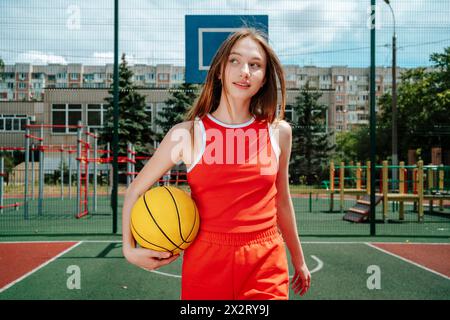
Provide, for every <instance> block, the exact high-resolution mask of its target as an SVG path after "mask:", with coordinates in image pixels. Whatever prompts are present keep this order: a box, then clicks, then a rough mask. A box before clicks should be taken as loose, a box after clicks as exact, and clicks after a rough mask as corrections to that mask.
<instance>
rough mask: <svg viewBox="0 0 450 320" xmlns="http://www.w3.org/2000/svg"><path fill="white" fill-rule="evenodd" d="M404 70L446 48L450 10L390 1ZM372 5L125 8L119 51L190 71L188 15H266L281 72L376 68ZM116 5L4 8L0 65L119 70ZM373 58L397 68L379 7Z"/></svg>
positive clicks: (134, 59) (38, 3) (53, 3)
mask: <svg viewBox="0 0 450 320" xmlns="http://www.w3.org/2000/svg"><path fill="white" fill-rule="evenodd" d="M391 4H392V8H393V10H394V13H395V18H396V29H397V38H398V41H397V43H398V44H397V45H398V65H399V66H401V67H416V66H426V65H429V64H430V62H429V55H430V54H431V53H433V52H442V50H443V48H444V47H447V46H450V19H449V18H448V17H449V16H450V1H448V0H391ZM369 5H370V0H333V1H329V0H327V1H325V0H240V1H234V0H229V1H213V0H195V1H194V0H162V1H161V0H159V1H157V0H153V1H151V0H127V1H125V0H120V26H119V28H120V35H119V38H120V46H119V47H120V52H125V53H126V54H127V56H128V57H129V60H130V62H131V63H134V64H136V63H142V64H152V65H154V64H159V63H170V64H174V65H180V66H184V65H185V45H186V43H185V42H186V41H185V33H184V17H185V15H193V14H199V15H200V14H201V15H218V14H220V15H229V14H242V15H252V14H263V15H268V16H269V40H270V44H271V45H272V46H273V48H274V49H275V51H276V53H277V54H278V55H279V57H280V59H281V61H282V63H284V64H296V65H300V66H303V65H315V66H335V65H341V66H342V65H344V66H351V67H353V66H354V67H360V66H368V65H369V63H370V60H369V59H370V55H369V45H370V30H369V27H368V21H369V16H368V10H369V8H370V6H369ZM113 8H114V0H0V26H1V27H0V58H2V59H3V60H4V62H5V63H6V64H14V63H18V62H27V63H33V64H47V63H63V64H66V63H83V64H86V65H99V64H100V65H101V64H105V63H112V62H113V49H114V47H113V39H114V34H113V32H114V9H113ZM377 12H378V15H377V17H376V19H377V22H378V23H377V28H376V34H377V41H376V43H377V57H376V63H377V65H380V66H389V65H390V64H391V62H392V61H391V47H390V45H391V38H392V32H393V23H392V21H393V19H392V15H391V12H390V10H389V7H388V6H387V5H386V4H385V3H384V1H382V0H377Z"/></svg>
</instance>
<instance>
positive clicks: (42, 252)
mask: <svg viewBox="0 0 450 320" xmlns="http://www.w3.org/2000/svg"><path fill="white" fill-rule="evenodd" d="M351 240H352V241H350V240H348V241H346V242H344V241H342V240H341V241H329V240H327V241H320V240H319V241H317V239H313V238H303V239H302V243H303V250H304V254H305V257H306V261H307V264H308V267H309V269H310V271H311V272H312V286H311V289H310V291H309V292H308V293H307V294H306V295H305V296H303V297H300V296H294V294H293V293H292V292H291V293H290V299H291V300H298V299H302V300H303V299H306V300H309V299H311V300H323V299H352V300H353V299H356V300H359V299H364V300H372V299H375V300H376V299H389V300H390V299H393V300H397V299H402V300H404V299H407V300H416V299H420V300H428V299H432V300H448V299H450V264H449V262H448V261H450V245H449V244H448V243H446V242H448V241H447V240H448V239H441V241H437V242H441V243H437V242H436V241H434V242H433V243H431V242H430V241H429V242H428V243H417V244H412V243H411V242H409V243H407V242H405V241H406V240H405V239H401V240H398V242H396V243H394V242H384V243H383V242H381V240H382V239H380V238H377V239H376V241H377V242H368V241H369V239H363V238H361V239H359V240H358V241H354V239H351ZM372 240H373V239H372ZM366 241H367V242H366ZM58 245H59V247H58V248H55V247H56V246H58ZM32 246H33V248H31V247H32ZM39 247H41V249H34V248H39ZM52 248H55V250H53V251H52V250H51V249H52ZM0 252H2V255H1V259H2V260H3V261H2V264H1V267H0V268H1V271H2V272H1V273H0V300H11V299H19V300H21V299H31V300H40V299H49V300H53V299H58V300H59V299H62V300H66V299H76V300H97V299H102V300H103V299H106V300H115V299H121V300H128V299H131V300H136V299H149V300H156V299H158V300H178V299H179V296H180V285H181V279H180V272H181V259H182V257H180V258H179V259H177V260H176V261H175V262H173V263H172V264H170V265H168V266H165V267H162V268H160V269H158V270H156V272H155V271H152V272H149V271H145V270H143V269H140V268H138V267H135V266H134V265H131V264H130V263H128V262H127V261H126V260H125V259H124V258H123V256H122V251H121V242H120V240H119V239H117V238H116V239H115V240H84V241H75V242H73V243H64V242H57V241H55V242H40V243H36V242H33V243H27V242H6V241H4V242H1V243H0ZM21 253H22V256H21ZM16 259H22V260H23V261H18V260H16ZM26 264H29V267H28V268H23V270H17V269H16V270H12V269H14V268H13V266H14V265H21V267H23V266H24V265H26ZM8 265H9V267H8ZM74 270H75V271H74ZM291 273H292V271H291ZM74 277H75V278H74Z"/></svg>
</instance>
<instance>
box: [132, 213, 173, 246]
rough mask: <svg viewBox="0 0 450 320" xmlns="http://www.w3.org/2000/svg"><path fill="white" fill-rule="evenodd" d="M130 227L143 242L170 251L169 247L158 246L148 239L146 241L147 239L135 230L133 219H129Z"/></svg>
mask: <svg viewBox="0 0 450 320" xmlns="http://www.w3.org/2000/svg"><path fill="white" fill-rule="evenodd" d="M131 228H132V229H133V231H134V232H136V234H137V235H138V236H139V237H141V239H142V240H144V241H145V242H147V243H149V244H151V245H152V246H155V247H158V248H161V249H164V250H165V251H170V250H169V249H167V248H165V247H162V246H158V245H157V244H155V243H153V242H150V241H148V240H147V239H145V238H144V237H143V236H142V235H141V234H140V233H139V232H137V230H136V228H135V227H134V224H133V220H131Z"/></svg>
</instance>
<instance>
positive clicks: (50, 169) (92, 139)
mask: <svg viewBox="0 0 450 320" xmlns="http://www.w3.org/2000/svg"><path fill="white" fill-rule="evenodd" d="M44 130H49V131H51V132H50V134H53V133H55V132H56V133H58V132H65V133H67V132H73V133H76V144H64V143H62V144H59V145H49V144H44V143H45V141H44V139H46V137H47V136H49V134H44V132H45V131H44ZM52 138H55V137H52ZM69 138H70V137H69V136H64V135H61V136H56V138H55V139H56V141H70V140H71V139H72V138H70V139H69ZM58 139H59V140H58ZM97 141H98V136H97V133H96V132H95V131H92V132H91V131H89V128H86V127H85V126H84V125H83V124H82V123H81V122H78V124H77V125H49V124H30V121H29V119H27V122H26V125H25V134H24V146H23V147H0V213H2V212H3V209H8V208H15V209H16V210H19V208H23V218H24V219H25V220H27V219H29V218H30V213H31V212H32V213H36V214H37V216H42V215H43V214H44V201H45V199H46V198H47V197H48V196H49V194H48V191H49V189H53V190H54V188H49V187H48V186H45V189H44V184H45V183H46V180H48V179H49V178H50V179H51V180H50V181H52V180H53V181H54V182H53V183H55V185H58V187H60V191H59V193H60V194H59V198H60V199H61V200H64V199H65V198H68V199H72V197H73V190H72V188H73V187H75V188H76V204H75V202H71V203H74V204H75V206H74V208H73V211H72V212H75V213H74V216H75V217H76V218H82V217H84V216H86V215H87V214H89V213H90V212H91V213H96V212H97V202H98V201H97V196H98V190H97V185H98V181H97V177H98V176H99V175H98V171H99V169H98V167H99V164H102V165H108V166H104V169H105V168H107V169H106V170H107V175H109V177H110V178H111V175H110V172H111V171H110V170H111V168H110V166H109V164H110V163H112V162H113V157H112V156H111V152H110V147H109V144H107V146H106V150H99V148H98V144H97ZM17 151H19V152H21V153H22V154H23V157H24V162H23V163H22V164H18V165H17V166H16V167H15V168H14V169H13V171H12V173H13V175H14V176H15V180H17V177H19V182H18V184H17V183H16V184H17V185H14V186H13V187H14V190H15V192H18V193H17V195H16V196H14V195H13V196H12V195H11V193H9V195H7V199H6V200H7V201H8V200H9V201H10V202H11V201H14V202H13V203H8V202H7V201H6V203H7V204H5V201H4V199H5V189H4V182H5V177H7V173H6V170H5V166H4V156H5V154H7V153H8V152H17ZM35 153H38V157H39V160H38V161H35ZM50 153H58V154H59V156H56V157H55V156H47V154H50ZM30 158H31V159H30ZM58 159H59V160H58ZM148 159H150V157H149V156H138V155H137V154H136V152H135V149H134V146H133V145H132V144H129V145H128V148H127V155H126V156H120V157H119V158H118V162H119V163H126V164H127V169H126V172H125V173H124V174H126V178H127V179H126V182H127V187H128V186H129V184H130V183H131V182H132V181H133V179H134V177H135V176H136V175H137V174H138V172H136V168H135V166H136V163H137V161H145V160H148ZM58 161H59V162H58ZM36 162H37V163H36ZM67 162H68V166H67ZM74 162H75V163H74ZM44 163H45V165H44ZM58 164H59V168H58V167H57V166H58ZM30 169H31V174H30ZM45 170H47V171H46V172H44V171H45ZM67 173H68V178H67ZM183 175H184V177H183ZM74 177H75V178H74ZM36 180H38V181H36ZM73 180H74V181H73ZM56 181H57V182H56ZM186 181H187V180H186V177H185V172H183V171H178V170H172V172H170V175H165V176H163V177H161V178H160V179H159V181H158V182H157V183H158V184H160V183H164V184H165V185H168V184H174V185H176V186H178V185H179V184H180V183H183V182H186ZM72 182H75V183H72ZM109 182H110V188H109V190H108V192H111V186H112V183H111V180H109ZM36 184H37V187H38V190H37V194H36V192H35V190H34V189H35V185H36ZM21 188H23V189H22V190H23V191H21V190H20V189H21ZM89 188H93V190H91V191H90V190H89ZM7 190H12V189H11V187H9V189H7ZM44 190H45V191H44ZM67 191H68V192H67ZM10 192H11V191H10ZM44 193H45V194H44ZM51 197H52V198H57V197H58V196H56V197H55V193H54V192H53V193H52V195H51ZM17 198H19V199H20V198H22V199H23V201H20V202H19V201H16V199H17ZM35 198H36V199H37V201H36V203H35V202H34V200H35ZM32 201H33V202H32ZM31 203H33V207H30V204H31ZM34 204H37V207H34ZM71 206H72V205H69V207H71ZM67 207H68V206H67V205H65V208H67ZM69 211H70V208H69Z"/></svg>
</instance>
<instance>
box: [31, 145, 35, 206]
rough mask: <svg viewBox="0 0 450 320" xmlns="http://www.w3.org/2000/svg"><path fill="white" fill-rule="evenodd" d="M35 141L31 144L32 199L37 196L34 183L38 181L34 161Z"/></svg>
mask: <svg viewBox="0 0 450 320" xmlns="http://www.w3.org/2000/svg"><path fill="white" fill-rule="evenodd" d="M34 149H35V148H34V143H32V144H31V199H33V200H34V198H35V196H34V184H35V182H36V177H35V172H34V171H35V170H34V167H35V164H34V163H35V161H34Z"/></svg>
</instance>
